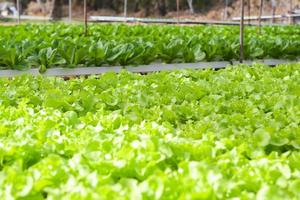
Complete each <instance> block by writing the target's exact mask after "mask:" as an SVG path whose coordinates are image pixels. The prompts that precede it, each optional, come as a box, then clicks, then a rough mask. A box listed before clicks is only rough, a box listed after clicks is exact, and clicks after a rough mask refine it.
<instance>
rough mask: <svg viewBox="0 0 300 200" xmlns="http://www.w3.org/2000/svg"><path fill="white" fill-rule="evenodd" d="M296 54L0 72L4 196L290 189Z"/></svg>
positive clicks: (192, 194) (294, 180)
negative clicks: (191, 66)
mask: <svg viewBox="0 0 300 200" xmlns="http://www.w3.org/2000/svg"><path fill="white" fill-rule="evenodd" d="M299 92H300V65H299V64H293V65H282V66H278V67H276V68H269V67H266V66H262V65H255V66H254V67H247V66H236V67H229V68H226V69H224V70H219V71H213V70H204V71H193V70H190V71H173V72H161V73H153V74H149V75H144V76H143V75H139V74H131V73H127V72H123V73H121V74H115V73H106V74H104V75H101V76H100V77H99V76H91V77H88V78H85V79H84V78H77V79H71V80H69V81H64V80H63V79H60V78H44V77H31V76H21V77H16V78H13V79H0V197H4V199H5V198H6V199H53V200H54V199H67V200H68V199H70V200H74V199H136V200H140V199H182V200H186V199H245V200H247V199H249V200H250V199H295V200H296V199H300V196H299V195H300V193H299V188H300V126H299V123H300V98H299V96H300V93H299Z"/></svg>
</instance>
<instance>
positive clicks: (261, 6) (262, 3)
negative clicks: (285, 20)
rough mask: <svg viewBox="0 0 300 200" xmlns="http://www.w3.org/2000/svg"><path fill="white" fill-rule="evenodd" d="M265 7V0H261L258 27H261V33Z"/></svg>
mask: <svg viewBox="0 0 300 200" xmlns="http://www.w3.org/2000/svg"><path fill="white" fill-rule="evenodd" d="M263 7H264V0H260V6H259V16H258V28H259V33H260V34H261V16H262V12H263Z"/></svg>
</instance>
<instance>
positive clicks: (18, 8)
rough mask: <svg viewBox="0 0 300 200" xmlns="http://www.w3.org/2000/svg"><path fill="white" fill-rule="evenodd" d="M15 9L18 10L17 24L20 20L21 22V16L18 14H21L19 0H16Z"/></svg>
mask: <svg viewBox="0 0 300 200" xmlns="http://www.w3.org/2000/svg"><path fill="white" fill-rule="evenodd" d="M17 10H18V19H17V20H18V24H20V22H21V17H20V15H21V6H20V0H17Z"/></svg>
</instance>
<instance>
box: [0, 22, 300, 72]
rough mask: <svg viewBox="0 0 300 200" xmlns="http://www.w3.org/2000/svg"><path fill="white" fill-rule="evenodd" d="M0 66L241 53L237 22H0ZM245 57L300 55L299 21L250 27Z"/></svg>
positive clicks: (204, 58)
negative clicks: (84, 24)
mask: <svg viewBox="0 0 300 200" xmlns="http://www.w3.org/2000/svg"><path fill="white" fill-rule="evenodd" d="M0 32H1V37H0V68H2V69H19V70H22V69H27V68H31V67H41V68H42V69H45V68H50V67H55V66H61V67H76V66H102V65H141V64H149V63H153V62H163V63H182V62H185V63H190V62H199V61H223V60H226V61H231V60H238V59H239V29H238V27H234V26H157V25H152V26H148V25H147V26H143V25H136V26H127V25H120V24H117V25H108V24H106V25H96V24H95V25H91V26H89V32H88V36H84V35H83V32H84V31H83V27H82V26H80V25H66V24H47V25H30V24H29V25H21V26H11V27H0ZM245 37H246V38H245V58H246V59H262V58H281V59H296V58H299V57H300V48H299V47H300V27H299V26H284V27H264V28H263V30H262V33H261V34H259V33H258V29H257V27H247V28H246V34H245Z"/></svg>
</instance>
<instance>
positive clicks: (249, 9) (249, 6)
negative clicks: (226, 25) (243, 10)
mask: <svg viewBox="0 0 300 200" xmlns="http://www.w3.org/2000/svg"><path fill="white" fill-rule="evenodd" d="M247 3H248V4H247V7H248V24H250V23H251V19H250V17H251V0H248V2H247Z"/></svg>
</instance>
